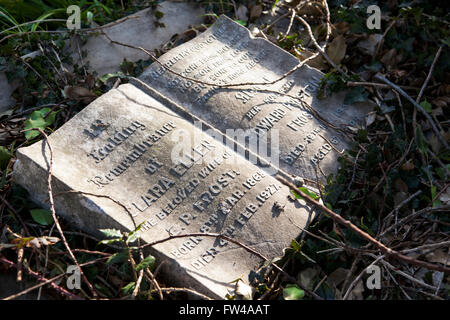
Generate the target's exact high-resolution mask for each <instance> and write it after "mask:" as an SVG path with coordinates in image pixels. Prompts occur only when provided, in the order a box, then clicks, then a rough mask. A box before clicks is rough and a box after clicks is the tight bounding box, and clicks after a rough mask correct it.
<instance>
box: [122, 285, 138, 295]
mask: <svg viewBox="0 0 450 320" xmlns="http://www.w3.org/2000/svg"><path fill="white" fill-rule="evenodd" d="M135 287H136V282H130V283H129V284H127V285H126V286H125V287H123V288H122V291H123V293H125V294H132V293H133V290H134V288H135Z"/></svg>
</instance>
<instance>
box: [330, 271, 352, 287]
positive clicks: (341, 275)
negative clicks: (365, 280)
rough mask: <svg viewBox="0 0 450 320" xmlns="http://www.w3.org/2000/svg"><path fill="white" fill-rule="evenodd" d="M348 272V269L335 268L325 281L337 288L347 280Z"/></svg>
mask: <svg viewBox="0 0 450 320" xmlns="http://www.w3.org/2000/svg"><path fill="white" fill-rule="evenodd" d="M348 272H349V270H348V269H344V268H337V269H336V270H334V271H333V272H332V273H331V274H330V275H329V276H328V278H327V281H328V282H329V283H330V284H333V285H334V286H335V287H337V286H338V285H340V284H341V283H342V282H344V280H345V279H346V278H347V274H348Z"/></svg>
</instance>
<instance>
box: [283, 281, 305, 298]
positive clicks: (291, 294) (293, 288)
mask: <svg viewBox="0 0 450 320" xmlns="http://www.w3.org/2000/svg"><path fill="white" fill-rule="evenodd" d="M304 296H305V291H303V290H302V289H300V288H299V287H298V286H297V285H296V284H288V285H287V286H286V288H284V289H283V299H284V300H301V299H303V297H304Z"/></svg>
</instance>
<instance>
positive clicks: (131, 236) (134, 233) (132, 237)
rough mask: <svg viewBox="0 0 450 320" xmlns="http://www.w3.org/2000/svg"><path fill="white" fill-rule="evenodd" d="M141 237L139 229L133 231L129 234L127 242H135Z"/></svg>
mask: <svg viewBox="0 0 450 320" xmlns="http://www.w3.org/2000/svg"><path fill="white" fill-rule="evenodd" d="M139 237H140V234H139V232H138V230H135V231H132V232H130V233H129V234H128V238H127V243H133V242H135V241H136V240H137V239H138V238H139Z"/></svg>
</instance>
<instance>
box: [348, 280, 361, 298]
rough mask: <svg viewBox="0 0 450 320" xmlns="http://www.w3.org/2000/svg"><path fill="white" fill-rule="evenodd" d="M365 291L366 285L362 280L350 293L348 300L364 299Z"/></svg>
mask: <svg viewBox="0 0 450 320" xmlns="http://www.w3.org/2000/svg"><path fill="white" fill-rule="evenodd" d="M363 291H364V285H363V282H362V281H361V280H359V281H358V283H357V284H356V285H355V287H354V288H353V290H352V291H351V292H350V293H349V295H348V300H363V294H362V293H363Z"/></svg>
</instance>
